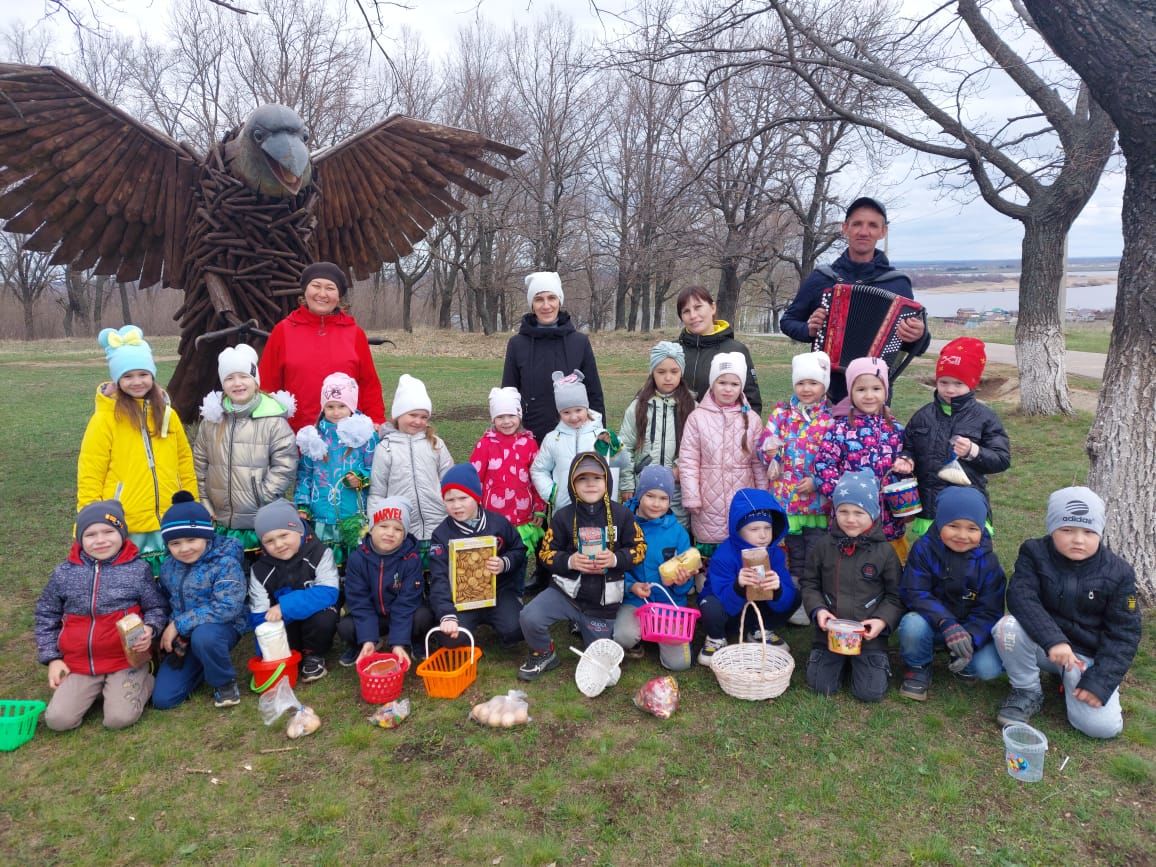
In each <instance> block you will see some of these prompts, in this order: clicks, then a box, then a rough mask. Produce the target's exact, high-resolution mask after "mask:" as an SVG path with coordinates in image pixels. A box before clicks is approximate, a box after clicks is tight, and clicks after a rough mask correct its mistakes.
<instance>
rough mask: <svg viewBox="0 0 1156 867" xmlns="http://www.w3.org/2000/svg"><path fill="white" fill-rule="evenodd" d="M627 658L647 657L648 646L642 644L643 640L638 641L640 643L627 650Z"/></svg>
mask: <svg viewBox="0 0 1156 867" xmlns="http://www.w3.org/2000/svg"><path fill="white" fill-rule="evenodd" d="M626 658H627V659H645V658H646V648H645V647H643V646H642V642H641V641H640V642H638V644H636V645H634V647H631V648H630V649H628V650H627V651H626Z"/></svg>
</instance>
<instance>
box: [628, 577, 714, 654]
mask: <svg viewBox="0 0 1156 867" xmlns="http://www.w3.org/2000/svg"><path fill="white" fill-rule="evenodd" d="M650 587H651V592H652V593H653V592H654V588H658V589H659V590H661V591H662V592H663V593H665V594H666V598H667V599H669V600H670V604H669V605H667V604H666V603H665V602H647V603H646V604H645V605H643V606H642V607H641V608H639V609H638V610H637V611H635V612H634V614H635V616H636V617H637V618H638V623H639V625H640V626H641V627H642V640H643V641H654V642H656V643H658V644H687V643H689V642H690V640H691V639H692V638H694V624H695V622H696V621H697V620H698V617H699V612H698V610H697V609H694V608H682V607H680V606H678V605H675V604H674V597H673V596H671V595H670V591H668V590H667V589H666V588H665V587H663V586H662V585H661V584H651V585H650Z"/></svg>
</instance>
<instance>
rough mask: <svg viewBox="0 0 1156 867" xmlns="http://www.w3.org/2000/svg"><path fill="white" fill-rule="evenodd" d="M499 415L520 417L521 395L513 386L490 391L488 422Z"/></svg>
mask: <svg viewBox="0 0 1156 867" xmlns="http://www.w3.org/2000/svg"><path fill="white" fill-rule="evenodd" d="M500 415H516V416H517V417H518V418H521V417H522V395H521V394H519V393H518V389H516V388H514V387H513V386H509V385H508V386H506V387H505V388H491V389H490V420H491V421H493V420H494V419H496V418H497V417H498V416H500Z"/></svg>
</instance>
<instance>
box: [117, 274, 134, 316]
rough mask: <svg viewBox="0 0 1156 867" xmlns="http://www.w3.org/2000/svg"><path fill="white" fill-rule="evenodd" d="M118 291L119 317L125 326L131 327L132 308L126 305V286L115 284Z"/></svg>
mask: <svg viewBox="0 0 1156 867" xmlns="http://www.w3.org/2000/svg"><path fill="white" fill-rule="evenodd" d="M116 285H117V288H118V289H120V317H121V319H123V320H124V324H125V325H132V306H131V305H130V304H129V303H128V284H127V283H117V284H116Z"/></svg>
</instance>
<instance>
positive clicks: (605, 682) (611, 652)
mask: <svg viewBox="0 0 1156 867" xmlns="http://www.w3.org/2000/svg"><path fill="white" fill-rule="evenodd" d="M570 649H571V650H572V651H574V652H575V653H577V654H578V655H579V656H580V657H582V658H581V659H580V660H579V661H578V667H577V668H575V669H574V682H575V683H576V684H578V689H579V690H581V692H582V694H583V695H584V696H586V697H587V698H595V697H596V696H599V695H601V694H602V691H603V690H605V689H606V687H608V686H614V684H616V683H618V678H620V677H621V676H622V669H621V668H619V664H620V663H621V662H622V658H623V656H624V655H625V652H624V651H623V650H622V645H620V644H619V643H618V642H617V641H613V640H611V639H609V638H599V639H598V640H597V641H594V642H592V643H591V644H590V646H589V647H587V648H586V650H585V652H583V651H581V650H579V649H578V648H577V647H571V648H570Z"/></svg>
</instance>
